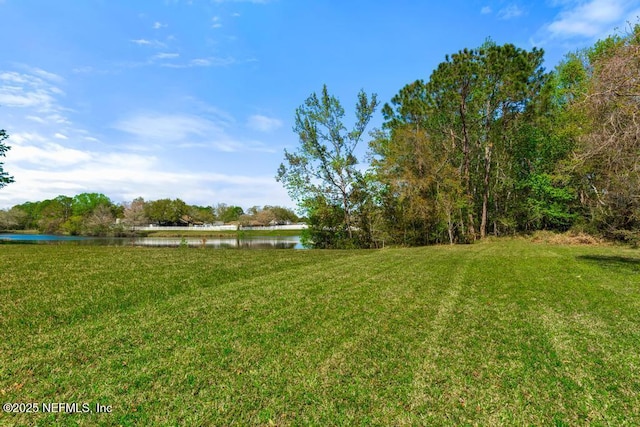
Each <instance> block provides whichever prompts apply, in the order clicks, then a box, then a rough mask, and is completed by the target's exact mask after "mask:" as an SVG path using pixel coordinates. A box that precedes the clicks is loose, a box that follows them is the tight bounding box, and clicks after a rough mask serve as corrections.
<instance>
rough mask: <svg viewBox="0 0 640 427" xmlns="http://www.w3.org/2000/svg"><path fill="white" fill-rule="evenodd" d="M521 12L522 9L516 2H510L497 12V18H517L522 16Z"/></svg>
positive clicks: (522, 11) (522, 12)
mask: <svg viewBox="0 0 640 427" xmlns="http://www.w3.org/2000/svg"><path fill="white" fill-rule="evenodd" d="M523 14H524V10H523V9H522V8H520V7H519V6H518V5H516V4H510V5H508V6H507V7H505V8H503V9H501V10H500V11H499V12H498V18H500V19H504V20H507V19H513V18H517V17H519V16H522V15H523Z"/></svg>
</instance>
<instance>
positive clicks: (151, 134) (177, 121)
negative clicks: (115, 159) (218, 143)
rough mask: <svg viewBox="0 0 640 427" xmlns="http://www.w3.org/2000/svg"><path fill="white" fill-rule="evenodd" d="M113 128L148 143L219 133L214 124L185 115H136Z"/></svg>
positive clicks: (174, 140)
mask: <svg viewBox="0 0 640 427" xmlns="http://www.w3.org/2000/svg"><path fill="white" fill-rule="evenodd" d="M114 127H115V128H116V129H118V130H121V131H123V132H126V133H129V134H131V135H133V136H135V137H136V138H137V139H139V140H145V141H149V142H156V141H164V142H176V141H182V140H185V139H188V138H191V137H194V136H197V137H203V136H206V135H207V134H211V133H217V132H220V131H221V129H220V128H219V127H218V126H217V125H216V124H215V123H213V122H211V121H209V120H207V119H204V118H201V117H198V116H193V115H187V114H173V115H172V114H158V113H150V114H137V115H134V116H132V117H129V118H127V119H124V120H121V121H119V122H117V123H116V124H115V125H114Z"/></svg>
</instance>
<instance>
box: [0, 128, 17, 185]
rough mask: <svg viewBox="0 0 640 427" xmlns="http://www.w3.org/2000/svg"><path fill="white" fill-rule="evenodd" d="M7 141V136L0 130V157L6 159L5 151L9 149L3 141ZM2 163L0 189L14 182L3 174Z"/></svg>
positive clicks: (2, 164) (7, 174)
mask: <svg viewBox="0 0 640 427" xmlns="http://www.w3.org/2000/svg"><path fill="white" fill-rule="evenodd" d="M7 139H9V135H8V134H7V132H6V131H5V130H4V129H0V157H6V153H7V151H9V149H10V148H11V147H10V146H8V145H6V144H5V141H6V140H7ZM3 166H4V163H2V162H0V188H2V187H4V186H6V185H7V184H11V183H12V182H14V180H13V177H12V176H10V175H9V173H8V172H5V171H4V169H3Z"/></svg>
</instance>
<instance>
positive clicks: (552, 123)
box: [276, 25, 640, 248]
mask: <svg viewBox="0 0 640 427" xmlns="http://www.w3.org/2000/svg"><path fill="white" fill-rule="evenodd" d="M543 60H544V52H543V50H541V49H536V48H533V49H532V50H530V51H527V50H524V49H521V48H518V47H516V46H514V45H512V44H504V45H497V44H496V43H494V42H493V41H491V40H488V41H486V42H485V43H484V44H482V45H481V46H480V47H479V48H475V49H463V50H460V51H459V52H456V53H454V54H452V55H447V56H446V57H445V60H444V61H443V62H442V63H440V64H439V66H438V67H437V68H436V69H435V70H434V71H433V73H432V74H431V75H430V77H429V79H428V80H421V79H420V80H416V81H415V82H413V83H410V84H408V85H406V86H405V87H403V88H402V89H400V91H399V92H398V93H397V94H396V95H395V96H394V97H393V98H392V99H391V101H390V102H389V103H387V104H385V105H384V106H383V107H382V115H383V118H384V123H383V125H382V128H380V129H374V130H373V131H372V132H370V135H371V140H370V142H369V150H368V153H367V157H366V160H367V161H363V159H362V158H361V159H358V158H357V156H356V151H357V150H356V146H357V145H358V143H359V142H361V140H362V139H363V135H364V131H365V128H366V127H367V125H368V123H369V121H370V119H371V117H372V115H373V114H374V111H375V110H376V108H377V107H378V106H379V104H378V101H377V97H376V95H372V96H367V94H365V93H364V92H363V91H361V92H360V93H359V95H358V100H357V103H356V108H355V117H356V121H355V124H354V126H353V128H351V129H347V127H346V126H345V124H344V123H343V120H344V116H345V111H344V109H343V107H342V105H341V104H340V102H339V101H338V100H337V99H336V98H335V97H333V96H332V95H330V94H329V92H328V90H327V87H326V86H325V87H324V88H323V89H322V92H321V93H320V94H319V95H317V94H312V95H311V96H310V97H309V98H308V99H307V100H306V101H305V103H304V104H303V105H302V106H301V107H300V108H298V110H297V111H296V116H295V128H294V130H295V132H296V133H297V134H298V136H299V140H300V144H299V146H298V147H297V149H296V151H294V152H289V151H285V162H284V163H283V164H282V165H281V166H280V169H279V170H278V174H277V177H276V179H278V180H279V181H281V182H282V183H283V185H284V186H285V187H286V188H287V189H288V191H289V193H290V195H291V197H292V198H294V199H295V200H296V201H297V203H298V206H299V207H300V209H301V210H302V211H304V212H305V213H306V214H307V217H308V223H309V225H310V228H309V229H308V230H307V231H306V233H307V234H306V236H305V239H307V241H308V242H309V243H311V244H313V245H314V246H316V247H324V248H346V247H376V246H379V245H380V243H381V242H382V241H385V242H388V243H392V244H401V245H425V244H433V243H445V242H446V243H452V244H453V243H469V242H473V241H474V240H476V239H482V238H485V237H486V236H488V235H496V236H500V235H509V234H514V233H520V232H530V231H534V230H542V229H545V230H557V231H566V230H569V229H574V230H581V231H585V232H589V233H592V234H598V235H602V236H605V237H607V238H612V239H618V240H627V241H629V240H636V241H637V240H638V236H639V231H640V138H639V136H640V135H639V134H640V115H639V112H640V109H639V107H640V79H638V76H640V26H637V25H636V26H635V27H634V28H633V29H632V30H631V31H629V32H628V33H627V34H623V35H613V36H610V37H608V38H606V39H604V40H600V41H598V42H597V43H595V44H594V45H593V46H592V47H590V48H588V49H584V50H581V51H578V52H573V53H570V54H567V55H566V56H565V57H564V59H563V60H562V61H561V63H560V64H559V65H558V66H557V67H555V69H554V70H552V71H551V72H547V71H545V69H544V68H543V66H542V64H543Z"/></svg>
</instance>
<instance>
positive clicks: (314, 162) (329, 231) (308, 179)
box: [276, 85, 378, 247]
mask: <svg viewBox="0 0 640 427" xmlns="http://www.w3.org/2000/svg"><path fill="white" fill-rule="evenodd" d="M377 105H378V101H377V96H376V95H375V94H374V95H372V96H371V99H369V98H368V96H367V95H366V94H365V93H364V91H360V92H359V93H358V102H357V104H356V109H355V116H356V122H355V124H354V126H353V128H352V129H351V130H347V128H346V127H345V125H344V124H343V118H344V115H345V111H344V108H343V107H342V105H341V104H340V101H339V100H338V99H337V98H336V97H334V96H332V95H329V92H328V90H327V86H326V85H325V86H323V88H322V92H321V94H320V96H318V95H317V94H315V93H313V94H312V95H311V96H309V98H307V100H306V101H305V103H304V104H303V105H302V106H300V107H299V108H298V109H297V110H296V118H295V127H294V131H295V132H296V133H297V134H298V136H299V138H300V146H299V147H298V149H297V150H296V151H295V152H289V151H287V150H285V160H286V164H285V163H283V164H281V165H280V168H279V169H278V174H277V177H276V179H277V180H278V181H280V182H282V183H283V185H284V186H285V188H286V189H287V190H288V191H289V194H290V195H291V197H292V198H293V199H295V200H296V201H297V202H298V206H299V207H300V209H301V211H302V212H304V213H305V214H306V215H307V216H308V218H309V224H310V227H311V228H313V229H314V230H311V231H310V232H309V233H311V234H314V235H317V238H319V239H320V240H319V241H318V242H317V244H318V246H321V247H344V246H345V244H347V242H348V244H349V245H352V244H354V242H355V240H353V237H354V229H355V228H357V221H358V220H357V217H358V213H357V211H356V205H357V204H358V203H359V201H358V200H354V196H355V194H356V192H355V191H354V189H355V188H356V186H357V185H358V183H359V182H361V181H362V180H363V175H362V172H361V171H360V170H359V169H358V167H357V165H358V159H357V158H356V154H355V150H356V147H357V145H358V143H359V142H360V141H361V139H362V135H363V133H364V131H365V129H366V127H367V125H368V123H369V121H370V120H371V117H372V115H373V113H374V111H375V109H376V107H377ZM331 236H335V237H333V238H332V237H331ZM343 236H348V239H347V240H345V239H344V237H343ZM314 245H315V241H314Z"/></svg>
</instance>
